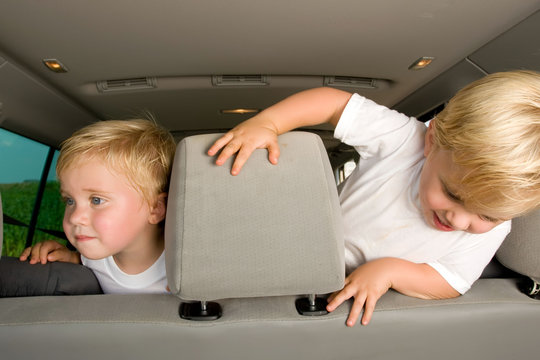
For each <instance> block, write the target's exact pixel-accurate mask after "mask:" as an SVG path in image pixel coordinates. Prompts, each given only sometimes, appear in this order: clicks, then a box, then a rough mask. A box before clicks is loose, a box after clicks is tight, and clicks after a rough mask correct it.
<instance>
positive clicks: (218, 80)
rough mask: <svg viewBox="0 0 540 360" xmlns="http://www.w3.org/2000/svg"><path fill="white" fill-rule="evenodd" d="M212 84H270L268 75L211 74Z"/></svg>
mask: <svg viewBox="0 0 540 360" xmlns="http://www.w3.org/2000/svg"><path fill="white" fill-rule="evenodd" d="M212 85H214V86H265V85H270V76H268V75H213V76H212Z"/></svg>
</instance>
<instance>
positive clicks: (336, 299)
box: [326, 259, 391, 326]
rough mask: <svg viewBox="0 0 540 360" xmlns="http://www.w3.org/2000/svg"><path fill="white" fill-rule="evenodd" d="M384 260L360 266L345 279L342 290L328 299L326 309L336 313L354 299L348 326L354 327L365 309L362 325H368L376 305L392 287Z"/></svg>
mask: <svg viewBox="0 0 540 360" xmlns="http://www.w3.org/2000/svg"><path fill="white" fill-rule="evenodd" d="M382 260H384V259H380V260H374V261H370V262H368V263H366V264H364V265H361V266H359V267H358V268H357V269H356V270H354V271H353V272H352V273H351V274H350V275H349V276H347V278H346V279H345V286H344V287H343V289H342V290H340V291H336V292H335V293H333V294H332V295H330V297H329V298H328V301H329V303H328V305H327V307H326V309H327V310H328V311H329V312H332V311H334V310H335V309H336V308H337V307H338V306H339V305H341V304H342V303H343V302H345V301H346V300H348V299H350V298H351V297H354V303H353V305H352V308H351V312H350V314H349V318H348V319H347V326H354V325H355V324H356V322H357V320H358V317H359V315H360V313H361V311H362V308H364V315H363V316H362V325H367V324H368V323H369V321H370V320H371V316H372V315H373V310H374V309H375V304H376V303H377V301H378V300H379V298H380V297H381V296H382V295H383V294H384V293H386V292H387V291H388V289H389V288H390V287H391V282H390V280H389V278H388V276H387V271H386V268H387V267H386V264H385V262H384V261H382Z"/></svg>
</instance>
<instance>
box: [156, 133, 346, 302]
mask: <svg viewBox="0 0 540 360" xmlns="http://www.w3.org/2000/svg"><path fill="white" fill-rule="evenodd" d="M220 136H221V134H206V135H196V136H191V137H187V138H185V139H183V140H182V141H181V142H180V143H179V144H178V146H177V150H176V155H175V158H174V164H173V169H172V175H171V185H170V190H169V197H168V206H167V216H166V221H165V253H166V267H167V279H168V283H169V288H170V290H171V292H172V293H173V294H175V295H177V296H178V297H180V298H181V299H183V300H199V301H203V302H205V301H209V300H217V299H226V298H242V297H260V296H278V295H300V294H324V293H329V292H333V291H335V290H338V289H341V288H342V287H343V283H344V277H345V266H344V258H343V257H344V250H343V235H342V226H341V210H340V206H339V201H338V195H337V189H336V185H335V180H334V177H333V175H332V170H331V167H330V163H329V160H328V157H327V153H326V150H325V148H324V145H323V144H322V141H321V139H320V138H319V137H318V136H317V135H315V134H312V133H307V132H291V133H287V134H284V135H281V136H279V139H278V140H279V144H280V150H281V155H280V159H279V164H277V165H272V164H270V162H269V161H268V159H267V151H266V150H263V149H259V150H255V152H254V153H253V155H252V156H251V157H250V159H249V161H248V162H247V163H246V164H245V166H244V167H243V169H242V171H241V173H240V174H239V175H237V176H232V175H230V170H231V165H232V159H229V160H228V162H227V163H225V164H224V165H223V166H222V167H220V166H216V165H215V164H214V161H215V158H212V157H210V156H208V155H206V152H207V151H208V149H209V148H210V146H211V145H212V144H213V142H214V141H215V140H217V139H218V138H219V137H220Z"/></svg>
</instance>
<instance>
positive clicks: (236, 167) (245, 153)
mask: <svg viewBox="0 0 540 360" xmlns="http://www.w3.org/2000/svg"><path fill="white" fill-rule="evenodd" d="M253 151H255V147H252V146H246V145H244V146H242V148H241V149H240V151H238V154H237V155H236V159H235V160H234V164H233V167H232V169H231V174H232V175H238V174H239V173H240V170H242V167H243V166H244V164H245V163H246V161H247V160H248V159H249V157H250V156H251V154H252V153H253Z"/></svg>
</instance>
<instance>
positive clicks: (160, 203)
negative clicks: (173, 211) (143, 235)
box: [148, 193, 167, 224]
mask: <svg viewBox="0 0 540 360" xmlns="http://www.w3.org/2000/svg"><path fill="white" fill-rule="evenodd" d="M166 211H167V193H161V194H159V195H158V196H157V199H156V203H155V204H154V206H152V207H151V208H150V217H149V218H148V221H149V222H150V224H159V223H160V222H161V221H162V220H163V219H165V213H166Z"/></svg>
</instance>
